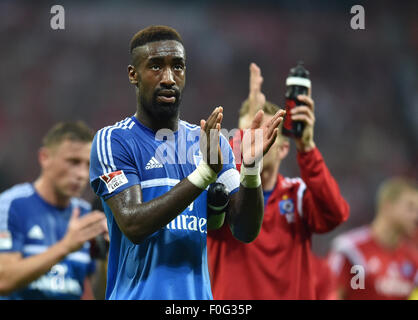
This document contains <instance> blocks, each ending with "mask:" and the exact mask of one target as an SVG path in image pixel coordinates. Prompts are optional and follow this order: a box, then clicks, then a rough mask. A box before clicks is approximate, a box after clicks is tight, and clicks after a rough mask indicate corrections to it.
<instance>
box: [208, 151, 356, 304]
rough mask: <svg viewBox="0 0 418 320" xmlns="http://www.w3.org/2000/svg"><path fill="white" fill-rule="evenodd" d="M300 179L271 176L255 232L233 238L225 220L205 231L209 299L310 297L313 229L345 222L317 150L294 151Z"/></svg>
mask: <svg viewBox="0 0 418 320" xmlns="http://www.w3.org/2000/svg"><path fill="white" fill-rule="evenodd" d="M297 158H298V163H299V166H300V169H301V175H302V179H301V178H294V179H289V178H285V177H283V176H281V175H280V174H279V175H278V176H277V182H276V186H275V187H274V190H273V192H272V193H271V195H270V197H269V199H268V202H267V204H266V206H265V208H264V219H263V224H262V227H261V231H260V234H259V235H258V237H257V238H256V239H255V240H254V241H253V242H251V243H249V244H245V243H243V242H240V241H239V240H236V239H235V238H234V237H233V235H232V233H231V231H230V229H229V226H228V225H227V223H225V224H224V226H223V227H222V228H220V229H218V230H211V231H209V232H208V257H209V270H210V274H211V283H212V292H213V297H214V299H253V300H256V299H315V298H316V293H315V291H316V288H315V284H316V279H315V276H314V274H315V269H314V261H313V257H312V253H311V235H312V233H313V232H318V233H321V232H327V231H330V230H332V229H333V228H335V227H336V226H337V225H339V224H340V223H341V222H343V221H345V220H346V219H347V218H348V215H349V206H348V204H347V202H346V201H345V200H344V199H343V197H342V196H341V194H340V192H339V188H338V185H337V183H336V181H335V180H334V178H333V177H332V176H331V174H330V172H329V170H328V169H327V167H326V165H325V163H324V160H323V158H322V156H321V154H320V152H319V150H318V149H316V148H315V149H314V150H312V151H310V152H307V153H298V156H297Z"/></svg>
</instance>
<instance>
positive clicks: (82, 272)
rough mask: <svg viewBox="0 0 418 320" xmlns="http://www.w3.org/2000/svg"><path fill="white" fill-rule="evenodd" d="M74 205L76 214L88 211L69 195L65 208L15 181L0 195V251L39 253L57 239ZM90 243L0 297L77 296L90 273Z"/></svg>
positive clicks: (65, 228)
mask: <svg viewBox="0 0 418 320" xmlns="http://www.w3.org/2000/svg"><path fill="white" fill-rule="evenodd" d="M75 207H79V208H80V215H84V214H86V213H88V212H89V211H91V205H90V204H89V203H87V202H86V201H84V200H82V199H79V198H72V199H71V202H70V205H69V206H67V207H66V208H58V207H55V206H53V205H51V204H49V203H47V202H46V201H45V200H44V199H43V198H42V197H41V196H40V195H39V194H38V193H37V192H36V190H35V188H34V187H33V185H32V184H31V183H23V184H18V185H16V186H14V187H12V188H10V189H8V190H6V191H4V192H3V193H2V194H1V195H0V254H2V253H10V252H20V253H21V254H22V257H23V258H28V257H30V256H33V255H37V254H40V253H42V252H44V251H46V250H48V248H49V247H50V246H52V245H54V244H55V243H56V242H58V241H59V240H61V239H62V238H63V237H64V235H65V233H66V232H67V227H68V222H69V220H70V217H71V213H72V211H73V209H74V208H75ZM89 248H90V243H89V242H86V243H85V244H84V246H83V247H82V248H81V249H80V250H78V251H75V252H73V253H70V254H69V255H67V256H66V257H65V258H64V259H63V260H61V261H60V262H59V263H57V264H55V265H54V266H53V267H52V268H51V269H50V270H49V271H48V272H47V273H46V274H44V275H42V276H41V277H39V278H38V279H37V280H35V281H33V282H31V283H30V284H29V285H28V286H27V287H25V288H22V289H19V290H17V291H15V292H13V293H12V294H11V295H9V296H6V297H0V299H10V300H20V299H30V300H37V299H80V298H81V295H82V294H83V285H84V280H85V278H86V276H87V275H88V274H91V273H92V272H94V269H95V262H94V260H92V259H91V257H90V252H89Z"/></svg>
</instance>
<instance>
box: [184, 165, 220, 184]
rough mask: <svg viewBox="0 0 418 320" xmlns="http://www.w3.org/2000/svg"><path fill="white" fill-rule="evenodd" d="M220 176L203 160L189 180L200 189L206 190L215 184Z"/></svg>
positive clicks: (188, 177) (189, 176)
mask: <svg viewBox="0 0 418 320" xmlns="http://www.w3.org/2000/svg"><path fill="white" fill-rule="evenodd" d="M217 178H218V174H217V173H216V172H215V171H213V170H212V168H211V167H210V166H209V165H208V164H207V163H206V162H204V161H203V160H202V161H200V164H199V165H198V166H197V167H196V169H195V170H194V171H193V172H192V173H191V174H189V175H188V176H187V179H189V181H190V182H191V183H193V184H194V185H195V186H196V187H198V188H200V189H203V190H204V189H206V187H207V186H208V185H210V184H211V183H213V182H215V181H216V179H217Z"/></svg>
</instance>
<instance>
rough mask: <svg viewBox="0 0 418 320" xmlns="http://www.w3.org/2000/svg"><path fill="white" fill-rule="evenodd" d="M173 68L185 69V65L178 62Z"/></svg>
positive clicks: (177, 69)
mask: <svg viewBox="0 0 418 320" xmlns="http://www.w3.org/2000/svg"><path fill="white" fill-rule="evenodd" d="M173 69H174V70H176V71H181V70H183V69H184V66H183V65H181V64H176V65H175V66H174V67H173Z"/></svg>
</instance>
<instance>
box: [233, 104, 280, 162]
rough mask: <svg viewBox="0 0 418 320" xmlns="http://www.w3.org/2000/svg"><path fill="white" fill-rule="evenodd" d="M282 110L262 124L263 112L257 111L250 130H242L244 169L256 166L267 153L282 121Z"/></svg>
mask: <svg viewBox="0 0 418 320" xmlns="http://www.w3.org/2000/svg"><path fill="white" fill-rule="evenodd" d="M284 114H285V111H284V110H279V111H277V112H276V114H275V115H274V116H273V118H272V119H271V120H270V121H268V122H266V123H264V124H263V125H262V122H263V116H264V112H263V110H259V111H258V112H257V114H256V115H255V117H254V119H253V121H252V123H251V127H250V129H246V130H244V136H243V139H242V144H241V148H242V150H241V152H242V161H243V165H244V166H245V167H252V166H254V165H257V164H258V163H259V162H260V160H261V159H262V157H263V156H264V155H265V154H266V153H267V152H268V151H269V149H270V147H271V146H272V144H273V143H274V141H275V140H276V137H277V133H278V130H279V129H278V126H279V124H280V123H281V122H282V121H283V116H284Z"/></svg>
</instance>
